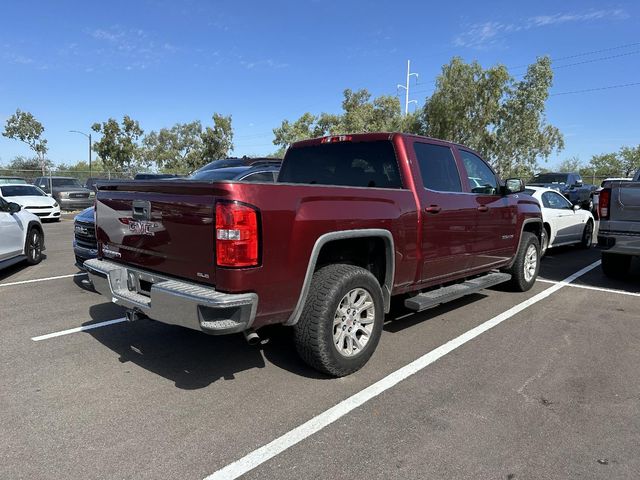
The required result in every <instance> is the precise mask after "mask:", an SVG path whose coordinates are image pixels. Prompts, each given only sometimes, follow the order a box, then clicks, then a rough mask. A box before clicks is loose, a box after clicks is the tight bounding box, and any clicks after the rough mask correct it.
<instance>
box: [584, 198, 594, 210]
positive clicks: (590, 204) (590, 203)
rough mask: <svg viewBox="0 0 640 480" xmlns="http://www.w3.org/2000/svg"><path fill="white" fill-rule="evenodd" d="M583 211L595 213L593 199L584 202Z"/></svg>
mask: <svg viewBox="0 0 640 480" xmlns="http://www.w3.org/2000/svg"><path fill="white" fill-rule="evenodd" d="M582 209H583V210H586V211H587V212H592V211H593V199H592V198H589V200H585V201H584V202H582Z"/></svg>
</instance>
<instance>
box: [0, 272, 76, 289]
mask: <svg viewBox="0 0 640 480" xmlns="http://www.w3.org/2000/svg"><path fill="white" fill-rule="evenodd" d="M84 275H87V273H86V272H83V273H72V274H70V275H58V276H57V277H47V278H35V279H33V280H21V281H20V282H11V283H0V287H10V286H12V285H24V284H25V283H36V282H46V281H48V280H58V279H59V278H71V277H82V276H84Z"/></svg>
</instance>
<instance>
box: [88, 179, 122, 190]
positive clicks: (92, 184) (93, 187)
mask: <svg viewBox="0 0 640 480" xmlns="http://www.w3.org/2000/svg"><path fill="white" fill-rule="evenodd" d="M113 181H117V180H112V179H109V178H98V177H89V178H87V181H86V182H84V188H86V189H87V190H93V191H95V190H96V185H97V184H98V183H107V182H113Z"/></svg>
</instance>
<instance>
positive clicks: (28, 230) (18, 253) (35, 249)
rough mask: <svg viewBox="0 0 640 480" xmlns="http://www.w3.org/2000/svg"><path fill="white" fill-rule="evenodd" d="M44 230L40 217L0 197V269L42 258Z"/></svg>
mask: <svg viewBox="0 0 640 480" xmlns="http://www.w3.org/2000/svg"><path fill="white" fill-rule="evenodd" d="M43 250H44V232H43V231H42V224H41V223H40V219H39V218H38V217H36V216H35V215H34V214H32V213H29V212H27V211H26V210H24V209H23V208H22V207H21V206H20V205H18V204H17V203H13V202H7V201H6V200H4V199H2V198H0V269H2V268H5V267H8V266H9V265H13V264H14V263H18V262H22V261H23V260H26V261H27V263H28V264H29V265H35V264H36V263H40V260H42V251H43Z"/></svg>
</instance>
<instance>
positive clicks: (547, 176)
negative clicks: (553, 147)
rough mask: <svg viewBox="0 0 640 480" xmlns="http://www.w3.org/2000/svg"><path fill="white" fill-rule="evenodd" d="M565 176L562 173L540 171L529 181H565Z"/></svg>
mask: <svg viewBox="0 0 640 480" xmlns="http://www.w3.org/2000/svg"><path fill="white" fill-rule="evenodd" d="M567 176H568V175H566V174H563V173H541V174H539V175H536V176H535V177H533V180H531V182H529V183H565V184H566V183H567Z"/></svg>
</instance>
